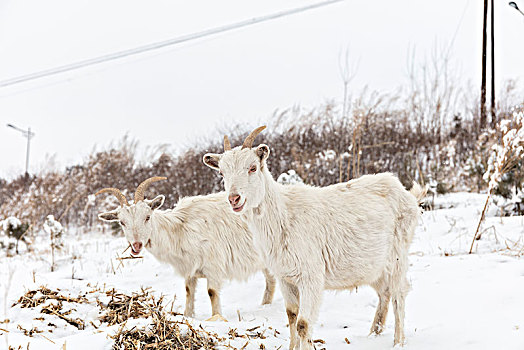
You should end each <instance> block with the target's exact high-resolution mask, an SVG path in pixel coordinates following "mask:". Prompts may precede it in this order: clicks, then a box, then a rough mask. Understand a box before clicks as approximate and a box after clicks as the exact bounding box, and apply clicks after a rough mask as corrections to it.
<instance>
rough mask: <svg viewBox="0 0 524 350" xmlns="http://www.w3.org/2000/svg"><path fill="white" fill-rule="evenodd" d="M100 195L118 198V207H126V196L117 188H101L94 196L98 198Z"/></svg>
mask: <svg viewBox="0 0 524 350" xmlns="http://www.w3.org/2000/svg"><path fill="white" fill-rule="evenodd" d="M101 193H111V194H113V195H114V196H115V197H116V198H118V201H119V202H120V206H122V207H123V206H124V205H127V199H126V196H124V194H123V193H122V192H120V190H119V189H118V188H113V187H108V188H102V189H101V190H100V191H98V192H97V193H95V196H98V195H99V194H101Z"/></svg>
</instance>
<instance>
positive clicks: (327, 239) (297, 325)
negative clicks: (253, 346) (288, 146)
mask: <svg viewBox="0 0 524 350" xmlns="http://www.w3.org/2000/svg"><path fill="white" fill-rule="evenodd" d="M264 128H265V127H259V128H257V129H255V130H254V131H253V132H252V133H251V134H250V135H249V136H248V137H247V138H246V140H245V141H244V144H243V145H242V147H235V148H234V149H231V145H230V143H229V140H228V138H227V136H226V137H224V150H225V151H224V153H222V154H209V153H208V154H206V155H204V158H203V161H204V163H205V164H206V165H207V166H209V167H211V168H213V169H216V170H218V171H220V173H221V175H222V176H223V178H224V186H225V189H226V192H227V193H228V200H229V203H230V205H231V209H232V211H233V212H235V213H237V214H238V215H240V216H241V217H242V218H243V219H244V220H245V221H246V222H247V224H248V227H249V230H250V231H251V232H252V233H253V234H254V239H255V245H256V246H257V248H258V250H259V251H260V254H261V255H262V257H263V258H264V260H265V263H266V266H268V268H269V269H270V271H271V272H272V273H273V274H274V275H275V276H276V277H277V278H278V280H279V283H280V286H281V289H282V294H283V296H284V299H285V304H286V312H287V315H288V318H289V325H290V349H297V348H300V349H302V350H306V349H308V350H309V349H313V344H312V340H311V333H312V325H313V322H315V319H316V318H317V314H318V310H319V307H320V303H321V298H322V291H323V290H324V289H335V290H341V289H352V288H355V287H358V286H361V285H370V286H371V287H373V288H374V289H375V290H376V292H377V294H378V297H379V303H378V307H377V311H376V314H375V319H374V321H373V324H372V326H371V332H372V333H375V334H379V333H381V332H382V331H383V328H384V323H385V320H386V315H387V311H388V305H389V302H390V300H391V299H392V305H393V311H394V314H395V336H394V343H395V344H403V342H404V300H405V297H406V294H407V292H408V289H409V283H408V280H407V278H406V272H407V269H408V248H409V245H410V243H411V240H412V238H413V234H414V231H415V227H416V225H417V222H418V219H419V215H420V208H419V207H418V201H419V200H420V199H421V198H422V197H423V196H424V191H423V190H422V189H421V187H420V186H419V185H418V184H416V183H414V184H413V189H412V190H411V191H410V192H411V193H410V192H408V191H407V190H406V189H405V188H404V187H403V186H402V184H401V183H400V181H399V180H398V179H397V178H396V177H395V176H393V175H392V174H389V173H383V174H377V175H365V176H362V177H360V178H358V179H355V180H352V181H349V182H346V183H339V184H335V185H331V186H327V187H312V186H306V185H281V184H278V183H277V182H276V181H275V180H274V179H273V177H272V176H271V173H270V172H269V170H268V169H267V165H266V160H267V158H268V156H269V147H268V146H266V145H264V144H262V145H259V146H258V147H255V148H252V144H253V141H254V139H255V137H256V135H258V134H259V133H260V132H261V131H262V130H263V129H264Z"/></svg>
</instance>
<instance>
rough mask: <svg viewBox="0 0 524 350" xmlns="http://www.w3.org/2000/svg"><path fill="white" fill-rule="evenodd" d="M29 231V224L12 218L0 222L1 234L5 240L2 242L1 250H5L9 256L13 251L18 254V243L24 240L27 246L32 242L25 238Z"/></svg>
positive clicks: (0, 241)
mask: <svg viewBox="0 0 524 350" xmlns="http://www.w3.org/2000/svg"><path fill="white" fill-rule="evenodd" d="M28 230H29V224H27V223H22V222H21V221H20V220H19V219H18V218H16V217H14V216H10V217H8V218H7V219H5V220H2V221H0V233H1V234H2V236H3V238H2V240H0V248H1V249H5V250H6V251H7V253H8V255H12V252H13V250H14V251H16V253H17V254H18V242H19V241H20V240H22V241H23V242H24V243H25V244H26V246H29V244H31V241H30V240H29V239H28V238H27V237H25V235H26V233H27V231H28Z"/></svg>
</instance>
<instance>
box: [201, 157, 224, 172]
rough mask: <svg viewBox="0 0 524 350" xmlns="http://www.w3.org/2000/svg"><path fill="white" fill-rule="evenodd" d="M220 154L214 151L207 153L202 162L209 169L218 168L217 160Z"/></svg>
mask: <svg viewBox="0 0 524 350" xmlns="http://www.w3.org/2000/svg"><path fill="white" fill-rule="evenodd" d="M220 157H221V155H220V154H216V153H207V154H205V155H204V158H203V159H202V160H203V162H204V164H205V165H207V166H208V167H210V168H211V169H215V170H219V168H218V161H219V160H220Z"/></svg>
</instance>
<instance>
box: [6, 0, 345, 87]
mask: <svg viewBox="0 0 524 350" xmlns="http://www.w3.org/2000/svg"><path fill="white" fill-rule="evenodd" d="M342 1H345V0H328V1H322V2H319V3H315V4H311V5H307V6H303V7H299V8H294V9H290V10H284V11H280V12H276V13H273V14H269V15H266V16H260V17H254V18H251V19H247V20H243V21H240V22H237V23H232V24H227V25H223V26H219V27H215V28H211V29H206V30H203V31H200V32H196V33H192V34H187V35H183V36H180V37H177V38H173V39H169V40H165V41H159V42H156V43H152V44H148V45H144V46H139V47H136V48H133V49H128V50H122V51H118V52H114V53H111V54H107V55H103V56H98V57H94V58H90V59H85V60H81V61H78V62H74V63H70V64H66V65H63V66H58V67H55V68H50V69H45V70H42V71H38V72H34V73H30V74H26V75H21V76H18V77H14V78H10V79H6V80H2V81H0V88H1V87H6V86H11V85H15V84H20V83H24V82H27V81H30V80H35V79H40V78H44V77H48V76H51V75H56V74H60V73H64V72H69V71H72V70H77V69H81V68H84V67H88V66H92V65H95V64H100V63H104V62H108V61H113V60H117V59H120V58H123V57H127V56H132V55H137V54H140V53H143V52H146V51H151V50H158V49H161V48H164V47H166V46H172V45H176V44H180V43H183V42H187V41H191V40H196V39H199V38H203V37H206V36H210V35H214V34H218V33H223V32H227V31H231V30H234V29H237V28H242V27H247V26H250V25H253V24H257V23H261V22H266V21H270V20H273V19H277V18H281V17H285V16H290V15H294V14H297V13H300V12H304V11H308V10H313V9H316V8H320V7H324V6H328V5H331V4H334V3H337V2H342Z"/></svg>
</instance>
